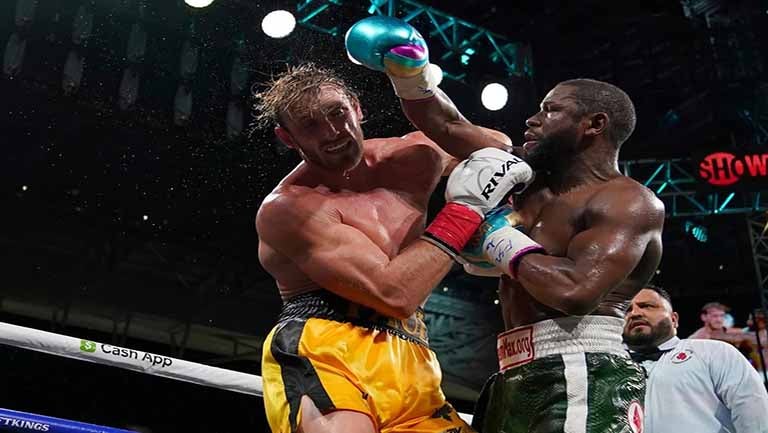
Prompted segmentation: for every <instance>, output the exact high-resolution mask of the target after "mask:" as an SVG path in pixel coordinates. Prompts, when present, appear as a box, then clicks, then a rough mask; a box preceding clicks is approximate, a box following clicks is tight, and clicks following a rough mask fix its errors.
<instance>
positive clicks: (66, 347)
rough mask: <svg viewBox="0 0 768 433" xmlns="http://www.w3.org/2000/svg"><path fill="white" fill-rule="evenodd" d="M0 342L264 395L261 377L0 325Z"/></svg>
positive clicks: (5, 324)
mask: <svg viewBox="0 0 768 433" xmlns="http://www.w3.org/2000/svg"><path fill="white" fill-rule="evenodd" d="M0 343H2V344H6V345H9V346H16V347H21V348H24V349H29V350H35V351H38V352H43V353H48V354H51V355H58V356H64V357H67V358H74V359H79V360H81V361H88V362H95V363H97V364H105V365H111V366H115V367H120V368H125V369H128V370H134V371H139V372H142V373H147V374H153V375H155V376H162V377H168V378H171V379H176V380H181V381H184V382H192V383H196V384H198V385H205V386H212V387H214V388H221V389H226V390H228V391H234V392H240V393H243V394H251V395H257V396H259V397H262V396H263V388H262V385H261V377H260V376H256V375H253V374H247V373H241V372H239V371H233V370H227V369H224V368H218V367H211V366H208V365H203V364H198V363H196V362H190V361H184V360H183V359H176V358H171V357H168V356H163V355H156V354H154V353H149V352H143V351H141V350H136V349H128V348H125V347H120V346H114V345H111V344H105V343H97V342H94V341H91V340H83V339H80V338H75V337H68V336H66V335H60V334H54V333H52V332H46V331H40V330H37V329H32V328H25V327H23V326H16V325H11V324H8V323H3V322H0Z"/></svg>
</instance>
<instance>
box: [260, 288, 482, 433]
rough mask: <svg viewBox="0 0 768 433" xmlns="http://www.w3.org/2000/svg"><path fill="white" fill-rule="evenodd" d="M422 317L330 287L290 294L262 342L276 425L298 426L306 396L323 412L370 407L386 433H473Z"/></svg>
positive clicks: (284, 432) (287, 429) (276, 429)
mask: <svg viewBox="0 0 768 433" xmlns="http://www.w3.org/2000/svg"><path fill="white" fill-rule="evenodd" d="M423 318H424V312H423V311H418V312H417V313H416V314H414V316H412V317H411V318H409V319H407V320H402V321H401V320H395V319H392V318H388V317H384V316H381V315H379V314H377V313H375V312H374V311H373V310H370V309H368V308H365V307H361V306H359V305H356V304H352V303H350V302H348V301H345V300H343V299H341V298H339V297H337V296H335V295H333V294H331V293H329V292H326V291H316V292H311V293H307V294H303V295H299V296H297V297H294V298H292V299H290V300H289V301H287V302H286V303H285V305H284V306H283V310H282V312H281V314H280V319H279V321H278V324H277V326H275V327H274V328H273V329H272V331H271V332H270V333H269V335H268V336H267V339H266V340H265V341H264V347H263V356H262V367H261V368H262V370H261V374H262V378H263V384H264V405H265V408H266V413H267V420H268V421H269V426H270V428H271V429H272V432H273V433H295V432H297V429H298V424H299V422H300V419H301V418H300V417H301V414H300V413H299V405H300V404H301V397H302V395H308V396H309V397H310V398H311V399H312V401H313V402H314V403H315V405H316V406H317V407H318V409H319V410H320V411H321V412H323V413H328V412H331V411H335V410H351V411H356V412H360V413H364V414H366V415H368V417H370V419H371V420H372V421H373V424H374V426H375V427H376V430H377V431H380V432H382V433H405V432H410V433H468V432H472V431H473V430H472V429H471V428H470V427H469V426H468V425H467V424H466V423H465V422H464V421H463V420H461V419H460V418H459V416H458V414H457V413H456V411H455V410H454V409H453V407H451V406H450V405H449V404H448V403H447V402H446V400H445V396H444V395H443V392H442V390H441V389H440V382H441V379H442V374H441V372H440V365H439V363H438V361H437V357H436V356H435V353H434V352H432V351H431V350H430V349H429V346H428V345H427V330H426V326H425V325H424V320H423Z"/></svg>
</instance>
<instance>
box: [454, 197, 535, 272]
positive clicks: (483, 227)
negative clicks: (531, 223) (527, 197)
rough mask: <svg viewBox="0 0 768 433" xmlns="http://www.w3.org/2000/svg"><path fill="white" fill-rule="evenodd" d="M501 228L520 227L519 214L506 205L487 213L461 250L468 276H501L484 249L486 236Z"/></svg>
mask: <svg viewBox="0 0 768 433" xmlns="http://www.w3.org/2000/svg"><path fill="white" fill-rule="evenodd" d="M502 227H522V221H521V217H520V214H519V213H518V212H517V211H515V210H514V209H512V206H510V205H508V204H502V205H501V206H499V207H497V208H496V209H493V210H492V211H490V212H488V214H487V215H486V216H485V220H484V221H483V223H482V224H480V227H479V228H478V229H477V230H476V231H475V233H474V234H473V235H472V237H471V238H470V239H469V242H467V244H466V245H465V246H464V249H463V250H461V258H462V259H463V261H464V262H466V265H465V266H464V270H465V271H466V272H467V273H468V274H472V275H478V276H499V275H501V274H502V272H501V271H500V270H498V269H497V268H496V266H495V265H494V264H493V263H491V262H490V261H489V260H488V258H487V257H486V254H485V253H486V252H485V248H484V244H485V240H486V238H487V237H488V235H490V234H491V233H493V232H495V231H496V230H499V229H501V228H502Z"/></svg>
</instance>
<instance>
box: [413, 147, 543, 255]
mask: <svg viewBox="0 0 768 433" xmlns="http://www.w3.org/2000/svg"><path fill="white" fill-rule="evenodd" d="M532 179H533V170H532V169H531V167H530V166H529V165H528V164H527V163H526V162H525V161H523V160H522V159H520V158H518V157H516V156H514V155H512V154H510V153H507V152H505V151H503V150H501V149H497V148H494V147H487V148H484V149H480V150H477V151H475V152H473V153H472V154H470V155H469V157H468V158H467V159H466V160H464V161H462V162H460V163H459V164H458V165H457V166H456V168H454V169H453V171H452V172H451V175H450V176H449V177H448V183H447V184H446V188H445V201H446V205H445V206H444V207H443V209H442V210H441V211H440V212H439V213H438V214H437V215H436V216H435V219H434V220H433V221H432V223H431V224H430V225H429V227H427V229H426V230H425V232H424V235H423V236H422V238H424V239H426V240H428V241H430V242H432V243H433V244H435V245H437V246H438V247H440V248H441V249H443V250H444V251H445V252H446V253H448V254H449V255H451V256H452V257H453V258H456V257H457V255H458V254H459V252H460V251H461V250H462V249H463V248H464V246H465V245H466V243H467V242H468V241H469V239H470V237H471V236H472V234H473V233H474V232H475V231H476V230H477V228H478V227H479V226H480V223H481V222H482V221H483V218H484V217H485V215H486V214H488V213H489V212H490V211H491V210H492V209H493V208H495V207H496V206H497V205H498V204H499V202H501V200H502V199H503V198H504V197H505V196H506V195H507V194H508V193H509V192H511V191H512V190H513V189H514V188H515V187H519V186H520V185H524V184H526V183H528V182H530V181H531V180H532Z"/></svg>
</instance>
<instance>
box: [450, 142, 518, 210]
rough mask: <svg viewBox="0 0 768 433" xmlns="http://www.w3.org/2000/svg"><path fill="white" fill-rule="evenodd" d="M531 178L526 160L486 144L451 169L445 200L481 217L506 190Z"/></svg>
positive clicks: (508, 190) (501, 197)
mask: <svg viewBox="0 0 768 433" xmlns="http://www.w3.org/2000/svg"><path fill="white" fill-rule="evenodd" d="M531 181H533V169H531V166H530V165H528V163H527V162H525V161H523V160H522V159H520V158H518V157H517V156H515V155H512V154H511V153H509V152H506V151H504V150H501V149H497V148H495V147H486V148H483V149H480V150H477V151H475V152H473V153H472V154H471V155H469V158H467V159H465V160H464V161H462V162H460V163H459V164H458V165H457V166H456V168H454V169H453V171H452V172H451V175H450V176H449V177H448V183H447V184H446V187H445V201H446V202H448V203H458V204H462V205H464V206H467V207H468V208H470V209H472V210H473V211H475V212H477V213H478V214H480V215H481V216H485V214H487V213H488V212H489V211H490V210H491V209H493V208H495V207H496V206H497V205H498V204H499V202H500V201H501V200H502V199H503V198H504V197H505V196H506V195H507V194H508V193H509V192H510V191H512V190H513V189H520V190H522V189H524V188H525V187H526V186H527V185H528V183H530V182H531Z"/></svg>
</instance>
